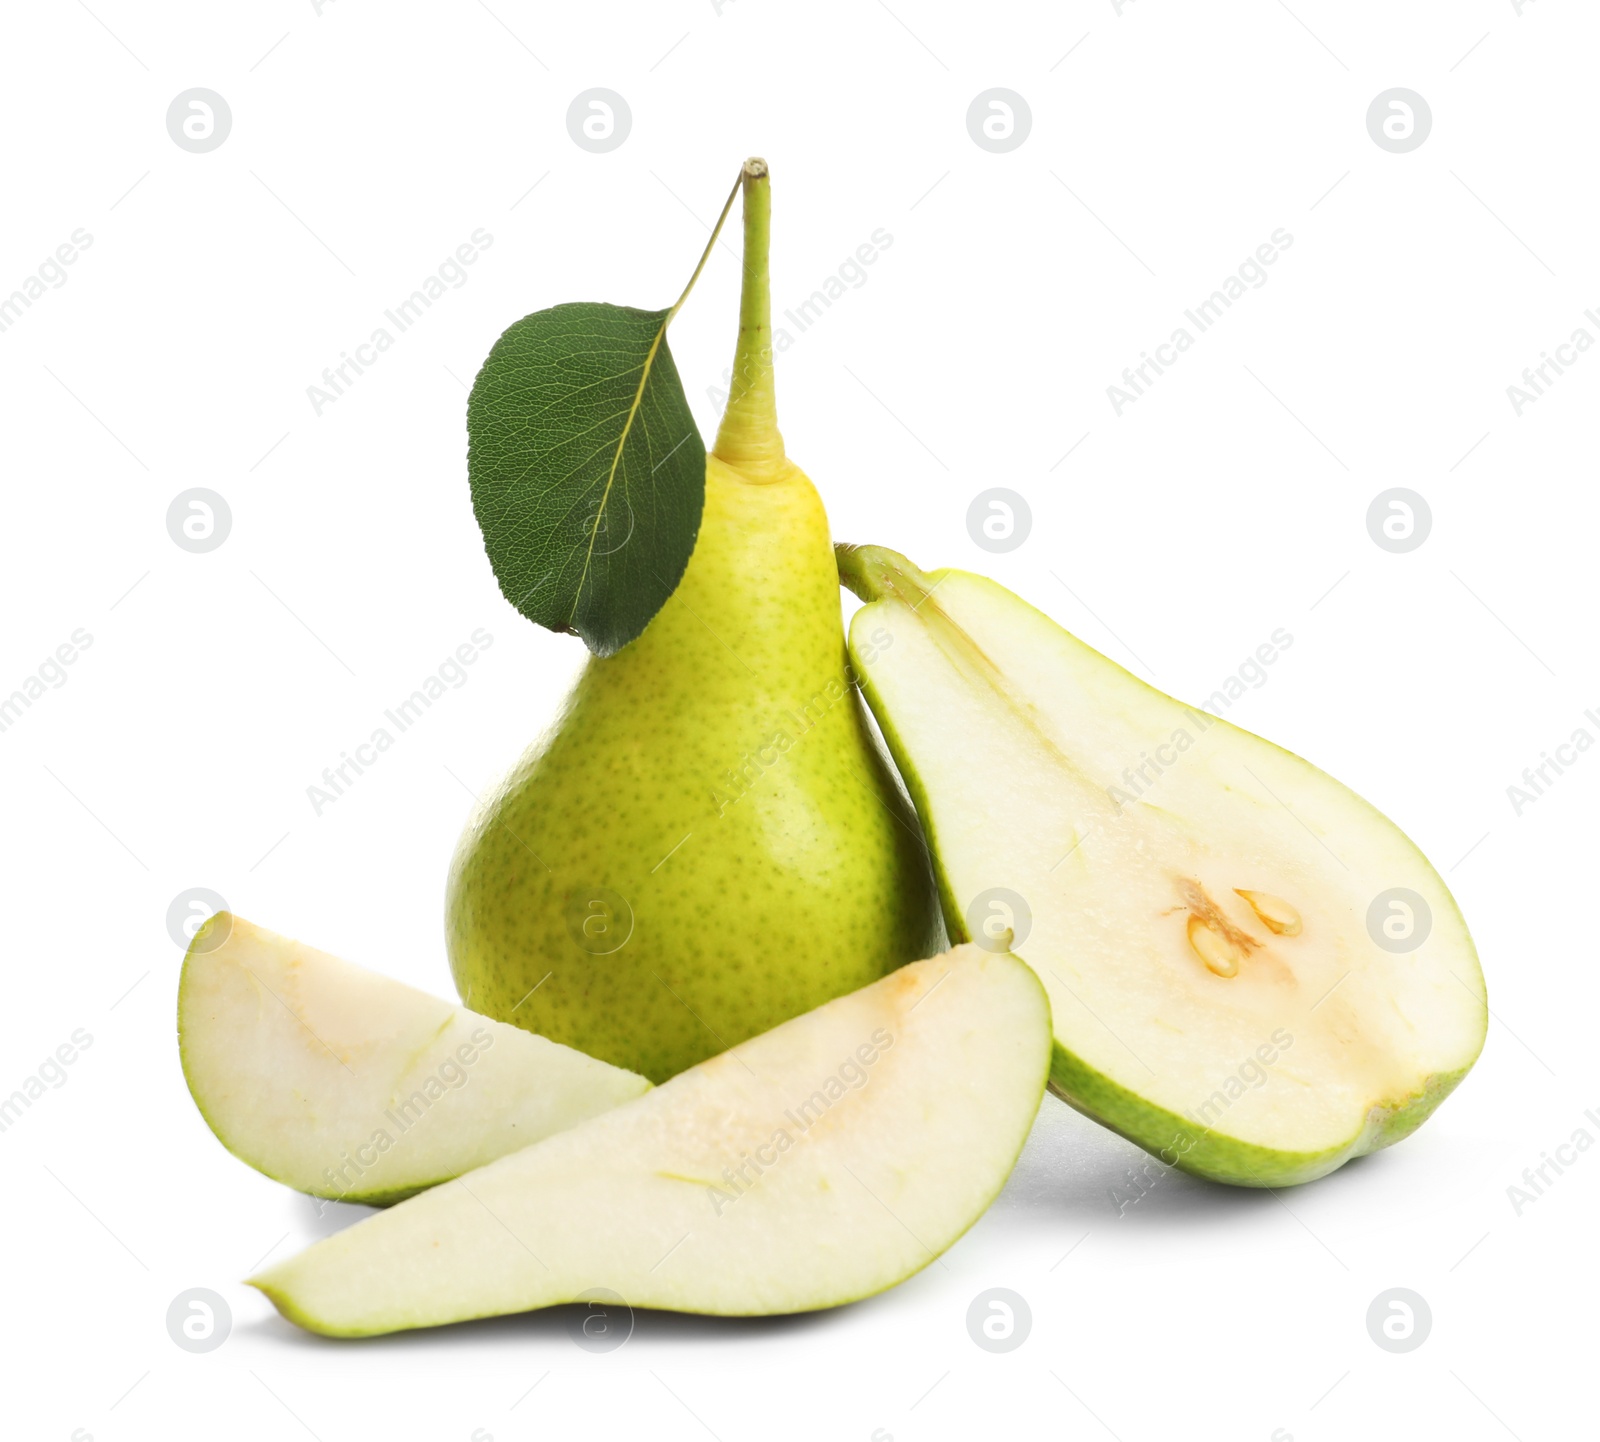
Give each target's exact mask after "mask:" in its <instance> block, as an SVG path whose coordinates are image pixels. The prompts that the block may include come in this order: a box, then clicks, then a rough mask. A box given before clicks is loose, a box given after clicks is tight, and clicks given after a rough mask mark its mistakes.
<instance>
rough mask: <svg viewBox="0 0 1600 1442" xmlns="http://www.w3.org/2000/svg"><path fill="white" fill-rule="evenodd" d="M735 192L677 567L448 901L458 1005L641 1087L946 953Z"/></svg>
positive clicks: (513, 783) (592, 667) (576, 695)
mask: <svg viewBox="0 0 1600 1442" xmlns="http://www.w3.org/2000/svg"><path fill="white" fill-rule="evenodd" d="M743 188H744V197H743V201H744V231H745V271H744V283H743V293H742V297H741V301H740V328H739V341H738V347H737V350H736V353H735V362H734V372H733V386H732V395H731V398H730V400H729V403H728V407H727V411H726V413H725V415H724V417H723V420H722V424H721V428H720V430H719V431H718V434H717V440H716V444H715V446H714V447H713V449H712V451H711V453H710V454H709V455H708V456H707V460H706V494H705V512H704V517H703V520H702V522H701V529H700V533H699V536H698V539H697V540H696V543H695V549H694V553H693V555H692V557H691V558H690V561H689V566H688V569H687V571H686V572H685V574H684V577H683V580H682V582H681V583H680V584H679V586H678V589H677V590H676V592H674V594H673V596H672V597H671V599H670V600H669V601H668V602H667V604H666V606H665V607H664V608H663V609H662V610H661V611H660V612H659V613H658V614H657V615H656V616H655V618H654V619H653V620H652V621H651V622H650V624H649V626H648V627H647V628H646V629H645V631H644V632H643V634H641V635H640V636H639V638H638V639H637V640H635V641H634V642H632V643H631V644H630V645H628V646H626V647H624V648H623V649H622V650H621V651H619V652H618V653H616V654H615V655H612V656H609V657H604V658H601V657H591V658H590V659H589V661H588V663H587V665H586V666H585V668H584V670H583V672H582V673H581V674H580V676H579V678H578V681H577V684H576V685H575V687H574V688H573V690H572V692H571V694H570V695H569V696H568V698H567V700H566V703H565V705H564V706H563V708H562V710H561V713H560V715H559V717H558V719H557V721H556V723H555V724H554V726H553V727H552V728H551V730H550V731H549V732H548V734H547V735H546V736H545V737H544V738H543V739H541V740H539V741H537V742H536V743H535V744H534V745H533V746H532V747H531V748H530V749H529V750H528V751H527V752H526V754H525V755H524V756H523V757H522V760H521V761H520V762H519V763H518V764H517V766H516V767H515V769H514V770H512V772H511V773H510V775H509V776H507V777H506V779H505V780H504V781H503V782H502V783H501V785H500V786H499V787H498V789H497V790H496V791H495V792H494V793H493V794H492V796H490V798H489V799H488V800H487V801H486V802H485V803H484V804H483V805H482V806H481V807H480V809H479V810H478V812H477V814H476V815H475V816H474V817H473V819H472V820H471V822H470V823H469V825H468V827H467V830H466V833H465V835H464V836H463V837H462V839H461V843H460V845H459V847H458V849H457V852H456V855H455V859H454V861H453V862H452V865H451V868H450V878H449V886H448V897H447V910H446V930H447V937H448V944H449V951H450V963H451V969H452V971H453V973H454V976H455V982H456V986H457V988H458V990H459V991H460V993H461V996H462V998H463V1000H464V1001H466V1002H467V1004H469V1005H470V1006H471V1007H472V1008H473V1009H474V1010H475V1011H478V1012H481V1013H483V1014H485V1015H487V1016H491V1017H494V1018H496V1019H498V1020H502V1021H508V1022H512V1023H515V1024H516V1025H518V1026H522V1027H525V1028H527V1029H528V1030H530V1031H535V1032H539V1033H541V1034H542V1035H544V1036H547V1037H549V1038H551V1039H552V1040H554V1041H558V1042H561V1043H564V1044H565V1045H568V1046H572V1047H576V1048H578V1049H579V1050H581V1051H585V1052H587V1053H589V1054H590V1055H591V1056H595V1057H599V1058H601V1059H602V1060H604V1061H608V1062H611V1063H612V1064H613V1065H616V1066H621V1067H626V1068H628V1069H629V1070H632V1071H637V1072H640V1073H642V1074H643V1075H645V1076H647V1077H649V1078H650V1079H651V1080H652V1081H657V1082H660V1081H665V1080H666V1079H667V1078H668V1077H671V1076H674V1075H676V1074H677V1073H678V1072H681V1071H683V1070H685V1069H686V1068H688V1067H690V1066H693V1065H695V1064H696V1063H698V1062H700V1061H702V1060H704V1059H705V1058H707V1057H709V1056H712V1055H714V1054H716V1053H718V1052H721V1051H725V1050H726V1049H727V1048H728V1047H730V1046H733V1045H735V1044H736V1043H738V1042H741V1041H743V1040H745V1039H746V1038H748V1037H751V1036H754V1035H756V1034H758V1033H760V1032H763V1031H766V1030H768V1029H770V1028H771V1027H773V1026H776V1025H777V1024H778V1023H780V1022H782V1021H785V1020H787V1019H788V1018H790V1017H793V1016H798V1015H799V1014H801V1013H802V1012H805V1011H809V1010H811V1009H812V1008H813V1007H816V1006H818V1005H820V1004H821V1003H823V1002H825V1001H828V1000H830V999H831V998H833V997H836V996H841V995H844V994H845V993H847V992H851V991H855V990H856V989H858V988H859V987H862V986H865V985H867V984H868V983H870V982H872V981H874V980H876V979H877V978H878V977H880V976H882V975H884V974H885V973H886V972H888V971H891V970H893V969H894V968H896V967H898V966H901V965H902V964H904V963H905V962H908V961H912V960H915V959H917V958H920V957H924V956H929V955H931V954H933V953H934V952H935V951H937V950H939V949H940V947H941V945H942V943H943V928H942V923H941V921H940V919H939V911H938V903H937V900H936V893H935V891H934V888H933V882H932V873H931V868H930V864H929V861H928V857H927V850H926V847H925V845H924V843H923V841H922V837H921V833H920V831H919V830H918V826H917V822H916V819H915V816H914V814H913V812H912V810H911V808H910V807H909V805H907V804H906V803H905V801H904V800H903V798H902V794H901V792H900V790H899V788H898V786H897V785H896V783H895V781H894V779H893V776H892V773H891V771H890V769H889V767H888V765H887V763H886V762H885V760H884V758H883V756H882V754H881V752H880V751H879V749H878V747H877V746H876V744H875V743H874V740H873V737H872V735H871V733H870V731H869V729H868V722H867V720H866V714H865V711H864V710H863V708H862V706H861V703H860V701H859V699H858V697H857V695H856V693H855V690H854V688H853V687H852V685H851V683H850V679H849V676H848V674H847V670H846V664H847V663H846V656H845V644H844V636H843V628H842V624H841V614H840V596H839V583H838V575H837V571H836V569H835V564H834V558H833V550H832V546H831V543H830V537H829V532H828V520H827V516H826V514H825V513H824V511H823V507H822V501H821V499H820V498H819V496H818V495H817V492H816V489H815V488H814V487H813V486H812V484H811V482H810V481H809V480H808V479H807V478H806V476H805V474H804V473H803V472H802V471H801V470H800V468H799V467H798V466H796V465H794V463H793V462H791V461H790V460H789V459H788V458H787V457H786V456H785V454H784V447H783V438H782V436H781V435H780V434H779V432H778V427H777V417H776V410H775V405H774V390H773V376H772V331H771V310H770V300H769V286H768V271H767V251H768V234H769V222H770V214H771V194H770V182H769V179H768V176H767V171H766V166H765V164H764V163H763V162H760V161H751V162H749V163H748V164H747V165H746V167H745V173H744V180H743Z"/></svg>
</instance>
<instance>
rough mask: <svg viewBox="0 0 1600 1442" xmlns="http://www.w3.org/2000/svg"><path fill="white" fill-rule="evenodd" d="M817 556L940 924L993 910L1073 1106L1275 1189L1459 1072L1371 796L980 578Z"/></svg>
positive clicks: (1187, 1164)
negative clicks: (926, 860)
mask: <svg viewBox="0 0 1600 1442" xmlns="http://www.w3.org/2000/svg"><path fill="white" fill-rule="evenodd" d="M840 572H841V575H842V576H843V578H844V580H845V582H846V584H848V585H850V586H851V588H852V589H854V590H855V591H856V592H857V594H858V595H860V596H861V597H862V598H863V600H865V601H867V603H868V604H866V605H865V606H863V607H862V608H861V609H860V610H859V611H858V612H857V613H856V615H855V617H854V618H853V622H852V625H851V628H850V636H851V654H852V658H853V659H854V661H855V663H856V670H857V675H858V676H859V678H860V681H861V685H862V688H863V691H864V692H865V694H866V696H867V698H868V700H869V702H870V704H871V706H872V709H873V712H874V714H875V715H876V716H877V719H878V722H879V725H880V726H881V728H882V730H883V733H884V736H885V738H886V740H887V741H888V743H889V747H890V750H891V751H892V752H893V754H894V756H895V759H896V761H897V763H898V765H899V767H900V771H901V774H902V776H903V777H904V778H905V780H906V782H907V785H908V786H909V788H910V790H911V793H912V796H913V798H914V799H915V801H916V805H917V810H918V813H919V815H920V816H921V818H922V822H923V826H924V829H925V831H926V834H927V836H928V840H929V844H930V847H931V848H932V851H933V853H934V860H935V869H936V871H937V874H938V877H939V883H940V888H941V894H942V900H943V903H944V908H945V913H946V924H947V926H948V927H949V930H950V934H951V935H952V937H956V938H960V939H965V938H967V937H969V936H971V937H975V938H976V939H979V940H980V941H981V940H984V939H985V937H986V936H988V937H994V936H1002V937H1003V934H1004V930H1005V929H1006V928H1011V930H1012V933H1013V938H1014V939H1013V940H1012V941H1011V943H1010V944H1011V946H1012V949H1013V950H1014V951H1015V952H1016V954H1017V955H1018V956H1020V957H1022V958H1023V959H1024V960H1025V961H1027V962H1028V963H1029V964H1030V965H1031V966H1032V967H1033V968H1034V970H1035V971H1036V972H1037V973H1038V975H1039V977H1040V979H1041V981H1043V983H1044V985H1045V989H1046V990H1047V991H1048V992H1049V994H1050V1001H1051V1007H1052V1011H1053V1015H1054V1025H1055V1038H1056V1047H1055V1060H1054V1063H1053V1067H1052V1084H1053V1089H1054V1090H1056V1091H1057V1092H1058V1093H1059V1094H1060V1095H1062V1096H1063V1097H1065V1099H1066V1100H1067V1101H1069V1102H1070V1103H1071V1104H1072V1105H1073V1106H1075V1107H1077V1108H1078V1109H1079V1110H1081V1111H1083V1112H1085V1113H1087V1114H1088V1115H1090V1116H1092V1117H1095V1118H1097V1119H1098V1120H1100V1121H1101V1122H1104V1123H1105V1124H1106V1125H1108V1126H1110V1127H1112V1128H1114V1129H1115V1130H1117V1131H1119V1132H1121V1133H1122V1134H1123V1135H1125V1136H1127V1137H1129V1138H1130V1139H1132V1140H1133V1141H1136V1142H1138V1143H1139V1144H1140V1145H1141V1146H1144V1147H1145V1148H1147V1149H1148V1150H1150V1151H1152V1152H1154V1153H1155V1154H1156V1155H1157V1156H1159V1157H1160V1158H1161V1159H1162V1160H1164V1161H1166V1162H1167V1163H1168V1164H1170V1165H1176V1166H1178V1167H1181V1168H1183V1169H1185V1170H1188V1171H1191V1172H1194V1173H1197V1174H1199V1175H1202V1176H1208V1177H1212V1178H1215V1179H1217V1180H1222V1181H1228V1182H1233V1183H1238V1184H1242V1185H1257V1186H1278V1185H1282V1184H1287V1183H1292V1182H1300V1181H1307V1180H1310V1179H1311V1178H1313V1177H1317V1176H1321V1175H1323V1174H1324V1173H1326V1172H1330V1171H1332V1170H1333V1169H1334V1168H1335V1167H1337V1166H1339V1165H1340V1164H1342V1163H1343V1162H1345V1161H1346V1160H1348V1159H1350V1158H1351V1157H1354V1156H1359V1155H1361V1154H1362V1153H1365V1152H1369V1151H1373V1150H1375V1149H1377V1148H1379V1147H1382V1146H1386V1145H1388V1144H1389V1143H1391V1142H1394V1141H1397V1140H1399V1139H1400V1138H1402V1137H1404V1136H1406V1135H1408V1134H1409V1133H1410V1132H1411V1131H1413V1130H1414V1129H1415V1128H1416V1127H1417V1126H1419V1125H1420V1124H1421V1123H1422V1121H1423V1120H1424V1119H1425V1118H1426V1117H1427V1116H1428V1115H1429V1113H1430V1112H1431V1111H1432V1110H1433V1108H1434V1107H1435V1106H1437V1105H1438V1104H1439V1102H1440V1101H1441V1100H1442V1099H1443V1098H1444V1097H1445V1096H1446V1095H1447V1094H1448V1093H1449V1092H1450V1090H1451V1089H1452V1088H1453V1087H1454V1086H1455V1085H1456V1083H1457V1082H1459V1081H1460V1079H1461V1078H1462V1077H1463V1076H1464V1075H1465V1073H1466V1071H1467V1069H1468V1068H1469V1067H1470V1066H1471V1065H1472V1063H1473V1062H1474V1060H1476V1058H1477V1056H1478V1053H1479V1051H1480V1050H1481V1049H1482V1046H1483V1040H1484V1033H1485V1029H1486V1026H1487V1020H1488V1017H1487V1003H1486V1001H1485V997H1484V985H1483V976H1482V973H1481V971H1480V970H1479V966H1478V960H1477V955H1476V952H1475V951H1474V949H1473V945H1472V941H1471V938H1470V937H1469V936H1468V934H1467V928H1466V925H1465V923H1464V922H1463V921H1462V918H1461V915H1460V913H1459V911H1458V910H1457V909H1456V906H1455V903H1454V901H1453V900H1452V899H1451V896H1450V893H1449V892H1448V891H1447V890H1446V888H1445V885H1444V883H1443V881H1441V880H1440V878H1439V876H1438V874H1437V873H1436V872H1435V871H1434V870H1433V868H1432V867H1431V866H1430V865H1429V864H1428V862H1427V860H1426V858H1424V856H1423V855H1422V853H1421V852H1420V851H1419V850H1418V849H1417V848H1416V846H1415V845H1414V844H1413V843H1412V842H1411V841H1409V840H1408V839H1407V838H1406V836H1405V835H1404V834H1403V833H1402V832H1401V831H1400V830H1399V828H1398V827H1396V826H1395V825H1394V824H1393V823H1392V822H1390V821H1389V820H1388V819H1387V818H1386V817H1384V816H1383V815H1382V814H1380V813H1379V812H1378V811H1377V810H1376V809H1375V808H1373V807H1372V806H1371V805H1369V804H1368V803H1367V802H1365V801H1363V800H1362V799H1361V798H1360V797H1359V796H1357V795H1356V794H1355V793H1354V792H1352V791H1350V790H1349V789H1348V788H1347V787H1345V786H1343V785H1341V784H1340V783H1339V782H1337V781H1335V780H1334V779H1333V778H1332V777H1330V776H1328V775H1326V774H1325V773H1324V772H1322V771H1319V770H1318V769H1317V768H1316V767H1314V766H1312V765H1311V764H1310V763H1308V762H1306V761H1304V760H1302V759H1301V758H1300V757H1298V756H1295V755H1293V754H1291V753H1290V752H1288V751H1284V750H1282V749H1281V748H1279V747H1277V746H1275V745H1273V744H1271V743H1270V742H1267V741H1263V740H1262V739H1260V738H1259V737H1257V736H1254V735H1252V734H1250V733H1249V732H1247V731H1243V730H1241V729H1240V728H1238V727H1237V726H1234V725H1231V724H1229V723H1228V722H1227V721H1224V720H1221V719H1220V718H1219V717H1218V716H1216V715H1213V714H1211V713H1210V712H1207V711H1205V710H1202V709H1199V708H1191V707H1186V706H1184V705H1183V704H1181V703H1180V702H1178V701H1175V700H1173V699H1172V698H1171V697H1169V696H1166V695H1164V694H1163V693H1162V692H1160V691H1157V690H1155V689H1154V688H1153V687H1151V686H1148V685H1146V684H1145V683H1144V682H1142V681H1140V680H1139V679H1138V678H1137V677H1135V676H1132V675H1130V674H1129V673H1128V672H1127V671H1125V670H1124V669H1123V668H1122V667H1120V666H1118V665H1116V664H1115V663H1114V662H1112V661H1110V660H1108V659H1107V658H1106V657H1104V656H1102V655H1100V654H1099V653H1098V652H1097V651H1094V650H1092V649H1091V648H1090V647H1088V646H1086V645H1084V644H1083V643H1082V642H1081V641H1079V640H1077V639H1076V638H1075V637H1073V636H1072V635H1070V634H1068V633H1067V632H1066V631H1065V630H1063V629H1062V628H1061V627H1060V626H1058V625H1057V624H1056V623H1055V622H1054V621H1052V620H1051V619H1050V618H1049V617H1048V616H1046V615H1044V614H1043V613H1042V612H1040V611H1037V610H1035V609H1034V608H1033V607H1032V606H1030V605H1028V604H1027V603H1026V602H1024V601H1023V600H1022V599H1021V598H1020V597H1018V596H1015V595H1013V594H1012V593H1011V592H1009V591H1007V590H1006V589H1005V588H1004V587H1002V586H999V585H997V584H996V583H994V582H992V581H989V580H986V579H984V578H983V577H981V576H976V575H971V574H969V573H966V572H962V571H954V570H946V571H935V572H932V573H931V574H927V575H924V574H922V573H921V572H919V571H918V570H917V569H916V568H915V567H914V566H913V565H911V563H910V562H908V561H906V560H905V558H904V557H901V556H898V555H896V554H895V553H894V552H892V551H886V550H882V549H880V548H877V547H841V548H840ZM989 944H993V943H992V942H990V943H989Z"/></svg>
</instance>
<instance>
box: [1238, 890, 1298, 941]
mask: <svg viewBox="0 0 1600 1442" xmlns="http://www.w3.org/2000/svg"><path fill="white" fill-rule="evenodd" d="M1234 890H1235V892H1236V894H1238V895H1239V896H1242V897H1244V899H1245V900H1246V901H1248V902H1249V903H1250V909H1251V910H1252V911H1253V912H1255V914H1256V915H1257V916H1259V917H1260V918H1261V924H1262V925H1263V926H1264V927H1266V928H1267V930H1268V931H1275V932H1276V933H1277V934H1278V935H1279V936H1299V935H1300V913H1299V912H1298V911H1296V910H1295V909H1294V907H1292V906H1290V905H1289V903H1288V902H1287V901H1285V900H1284V899H1283V898H1282V897H1281V896H1273V895H1272V894H1271V893H1270V892H1266V891H1242V890H1240V889H1239V888H1238V887H1235V888H1234Z"/></svg>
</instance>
